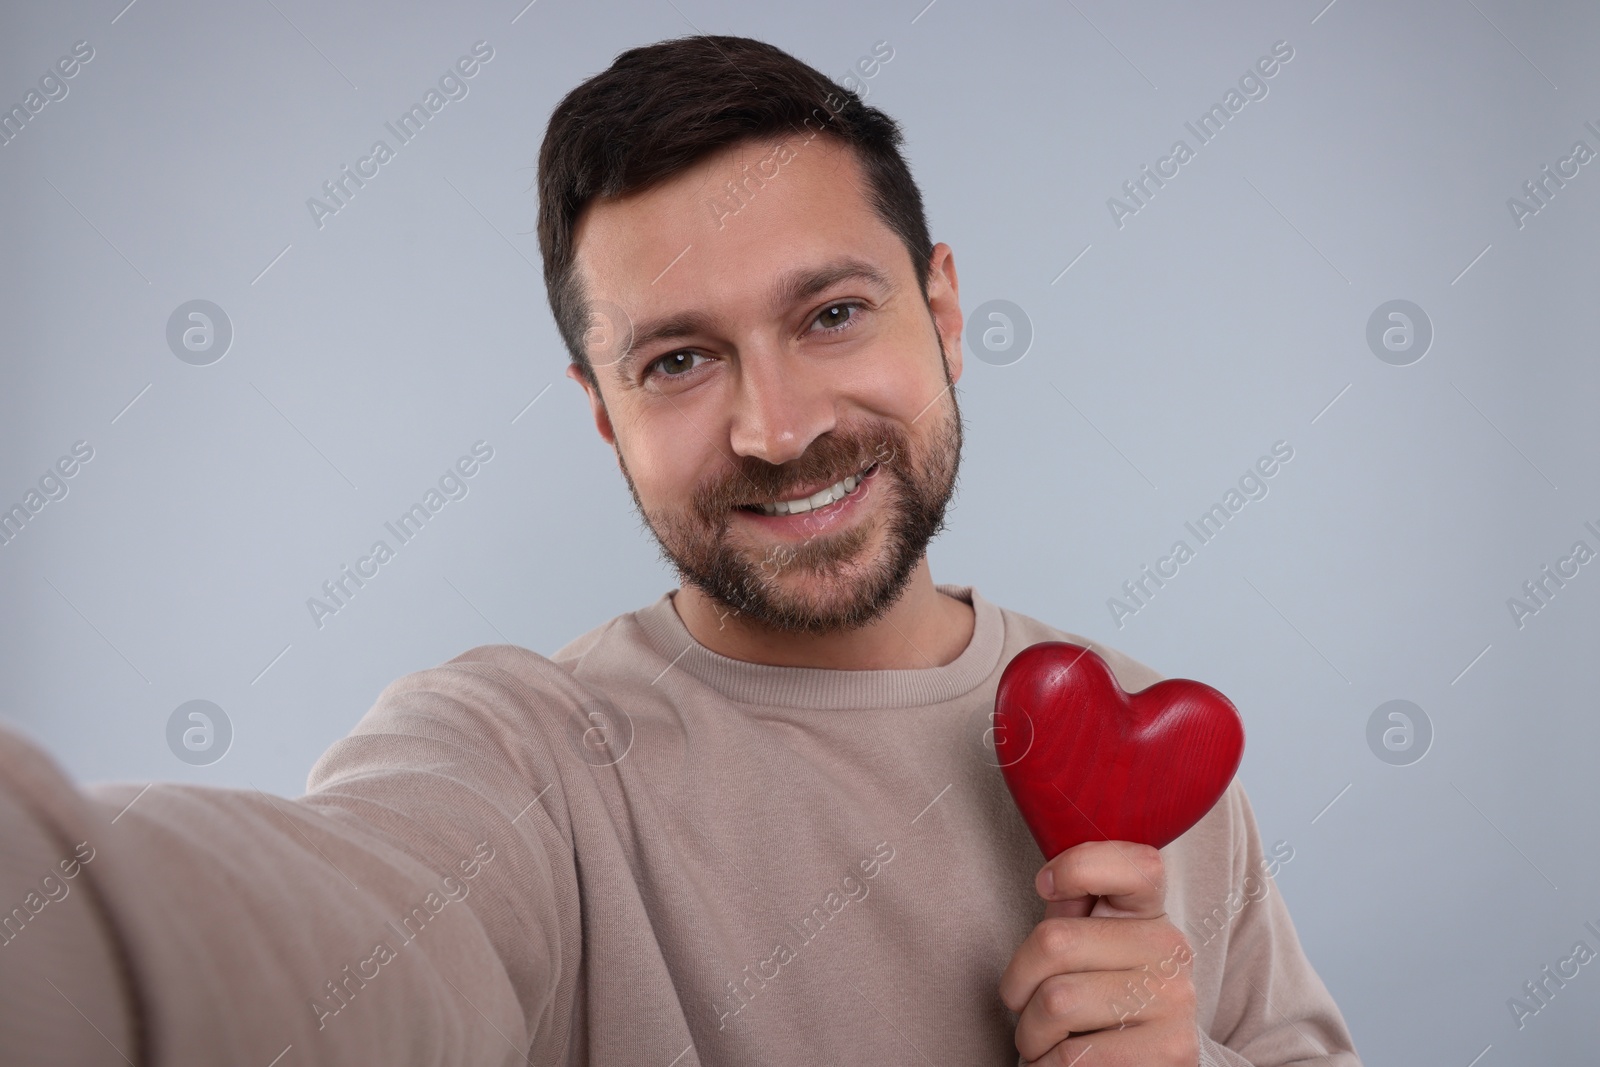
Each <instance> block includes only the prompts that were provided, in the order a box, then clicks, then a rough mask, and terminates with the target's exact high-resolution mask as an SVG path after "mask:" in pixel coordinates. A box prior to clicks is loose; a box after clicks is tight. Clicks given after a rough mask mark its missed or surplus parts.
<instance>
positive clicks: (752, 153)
mask: <svg viewBox="0 0 1600 1067" xmlns="http://www.w3.org/2000/svg"><path fill="white" fill-rule="evenodd" d="M728 182H734V183H736V185H738V187H739V197H740V198H739V199H735V198H734V196H733V194H732V193H731V191H730V189H729V187H728V185H727V183H728ZM866 191H867V187H866V184H865V181H864V178H863V177H862V175H861V171H860V167H859V164H858V163H857V161H856V158H855V155H854V153H853V152H852V151H850V150H849V149H848V148H846V147H844V146H843V145H841V144H840V143H838V142H836V141H834V140H833V139H832V138H831V137H827V136H818V137H816V138H814V139H813V140H810V141H806V140H805V139H804V136H803V135H792V136H789V137H788V138H787V140H786V142H782V143H780V142H779V141H776V140H774V141H767V142H759V141H750V142H746V143H743V144H740V145H736V146H733V147H731V148H729V149H726V150H724V151H723V152H720V153H718V154H717V155H715V156H713V157H711V158H709V159H708V160H706V161H705V162H703V163H702V164H700V165H698V166H696V167H694V168H692V169H690V170H688V171H685V172H683V173H681V174H679V175H677V176H676V177H674V178H673V179H671V180H670V181H668V182H665V183H663V184H661V185H659V186H657V187H655V188H653V189H650V190H648V191H645V192H642V193H637V194H634V195H631V196H628V197H625V198H622V199H619V200H614V201H609V202H603V203H596V204H593V205H591V206H590V208H589V209H588V210H587V211H586V212H585V213H584V215H583V216H582V218H581V219H580V221H579V224H578V228H577V234H576V243H577V250H578V251H577V258H578V271H579V273H580V276H581V277H582V279H583V282H584V285H585V288H586V292H587V295H588V297H589V299H590V301H591V307H592V308H593V309H595V317H592V318H591V324H592V326H591V332H590V342H591V343H590V345H589V348H588V349H587V351H588V353H589V356H590V359H591V362H592V363H593V365H594V368H595V374H596V377H597V378H598V380H599V385H600V395H599V396H597V395H595V393H594V392H593V390H590V392H589V396H590V401H591V403H592V404H593V407H594V415H595V422H596V425H597V426H598V428H599V430H600V433H601V436H602V437H604V438H605V439H606V440H607V441H608V442H610V443H611V444H613V445H614V447H615V448H616V452H617V462H618V464H619V466H620V467H621V468H622V472H623V476H624V478H625V479H626V480H627V482H628V487H629V489H630V490H631V492H632V493H633V498H634V502H635V504H636V505H637V506H638V508H639V512H640V514H641V516H643V518H644V520H645V522H646V523H647V524H648V526H649V527H650V529H651V531H652V532H653V533H654V535H655V537H656V540H657V541H658V542H659V544H660V546H661V550H662V553H663V554H664V556H665V557H666V558H667V559H668V560H669V561H670V562H671V563H672V564H673V566H674V567H675V568H676V569H677V570H678V572H679V574H680V576H681V577H682V579H683V581H684V582H685V584H688V585H692V586H693V587H694V588H696V589H698V590H699V591H700V592H702V593H704V594H705V595H706V596H707V597H708V598H710V599H711V600H712V601H714V602H716V603H717V604H719V605H720V607H719V609H718V610H719V611H720V612H724V613H737V614H739V615H740V616H741V617H742V618H744V619H745V620H746V621H748V622H752V623H756V624H759V625H763V626H765V627H767V628H770V629H772V630H776V631H779V632H786V633H797V634H800V633H803V634H826V633H833V632H836V631H840V630H847V629H851V628H854V627H857V626H861V625H863V624H865V623H867V622H870V621H871V620H873V619H874V618H876V617H878V616H879V615H880V614H881V613H882V612H883V611H884V610H886V609H887V608H888V607H889V606H890V605H891V604H892V603H893V602H894V601H895V599H896V598H897V597H898V596H899V595H900V594H901V592H903V591H904V589H905V586H906V583H907V582H908V581H909V579H910V577H911V576H912V573H913V571H914V570H915V568H916V567H917V564H918V563H919V561H920V560H921V559H922V557H923V554H924V552H925V550H926V547H927V544H928V542H929V540H931V539H932V537H933V536H934V534H935V533H937V532H938V530H939V529H940V528H941V526H942V525H943V521H944V511H945V506H946V504H947V503H948V501H949V499H950V496H951V493H952V492H953V490H954V486H955V478H956V469H957V465H958V460H959V456H960V449H961V416H960V411H959V409H958V407H957V404H956V399H955V390H954V388H953V387H954V384H955V381H956V379H958V378H959V377H960V374H961V311H960V307H959V304H958V301H957V291H956V275H955V267H954V261H953V260H952V259H951V258H950V256H949V249H948V248H947V247H946V246H944V245H939V246H937V248H936V249H935V254H934V269H933V272H932V278H931V279H930V281H929V293H928V301H927V302H926V303H925V302H924V301H923V299H922V295H921V292H920V291H919V288H918V285H917V277H916V273H915V272H914V268H913V265H912V263H911V259H910V257H909V256H908V255H907V252H906V249H905V246H904V245H903V244H902V243H901V242H900V240H899V238H898V237H897V236H896V235H895V234H894V232H893V231H892V230H890V229H889V228H888V227H887V226H886V225H885V224H884V223H883V221H882V220H881V219H880V218H879V217H878V216H877V214H876V213H875V212H874V211H873V210H872V208H871V207H870V206H869V204H868V202H867V198H866ZM918 266H919V267H920V266H921V265H920V264H919V265H918ZM630 340H631V347H630V346H629V342H630ZM568 373H569V376H571V377H573V378H576V379H577V380H579V381H580V382H582V378H581V376H580V375H579V373H578V371H577V369H576V368H573V369H571V370H569V372H568ZM585 388H588V387H587V385H586V386H585ZM839 483H842V485H840V484H839ZM830 488H831V491H830ZM818 494H824V495H818ZM801 497H809V498H811V499H810V504H812V505H813V506H811V507H810V510H804V509H805V508H806V506H807V504H806V503H802V502H800V501H799V500H798V499H797V498H801ZM780 501H781V502H787V503H786V505H780V506H783V507H784V508H785V510H786V511H787V512H788V513H786V514H772V513H771V512H772V511H773V510H774V508H773V505H775V504H777V503H778V502H780ZM761 505H766V506H767V507H766V510H765V512H763V510H762V509H761Z"/></svg>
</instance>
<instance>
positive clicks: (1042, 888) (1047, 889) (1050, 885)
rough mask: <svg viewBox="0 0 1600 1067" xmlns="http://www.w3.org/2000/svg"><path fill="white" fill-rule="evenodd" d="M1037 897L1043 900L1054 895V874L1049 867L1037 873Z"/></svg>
mask: <svg viewBox="0 0 1600 1067" xmlns="http://www.w3.org/2000/svg"><path fill="white" fill-rule="evenodd" d="M1039 895H1040V896H1041V897H1045V898H1049V897H1053V896H1055V895H1056V872H1054V871H1052V870H1051V869H1050V868H1049V867H1046V868H1045V869H1044V870H1043V871H1040V872H1039Z"/></svg>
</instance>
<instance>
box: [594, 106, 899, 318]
mask: <svg viewBox="0 0 1600 1067" xmlns="http://www.w3.org/2000/svg"><path fill="white" fill-rule="evenodd" d="M574 246H575V249H576V267H577V271H578V274H579V277H580V278H581V279H582V281H583V284H584V287H585V291H586V292H587V294H588V295H589V296H590V298H591V299H595V300H609V301H612V302H614V303H617V304H620V305H621V306H622V307H623V308H624V309H625V310H626V311H627V312H628V314H629V315H630V316H632V317H633V318H634V319H635V320H641V319H643V318H646V317H655V316H659V315H662V314H666V313H674V312H680V311H686V310H704V311H706V312H708V313H721V314H728V315H733V314H737V313H739V312H740V311H741V310H751V309H752V307H751V305H754V304H756V303H761V302H763V301H764V299H765V297H766V296H768V295H770V294H769V290H770V287H771V282H772V280H773V279H774V278H776V277H777V276H778V275H780V274H782V273H784V272H785V271H789V270H793V269H794V268H796V267H803V266H810V265H821V264H823V263H826V262H829V261H833V260H837V259H839V258H841V257H844V256H851V257H854V258H857V259H861V260H864V261H867V262H869V263H873V264H875V265H876V266H878V267H879V268H880V269H882V270H883V271H885V272H886V273H890V272H893V271H895V270H897V269H899V268H901V267H903V266H904V265H903V264H901V263H900V262H899V261H898V259H897V258H896V256H897V255H899V256H900V257H904V258H907V262H908V263H909V257H906V256H905V253H904V251H903V246H902V245H901V244H900V243H899V240H898V238H897V237H896V236H895V234H894V232H893V231H892V230H890V229H889V228H888V226H887V225H885V224H884V222H883V220H882V219H881V218H879V217H878V215H877V213H876V212H875V211H874V210H873V209H872V206H871V204H870V202H869V189H868V185H867V182H866V178H865V175H864V173H863V171H862V168H861V165H860V162H859V161H858V159H857V158H856V155H855V152H854V151H853V150H852V149H850V148H849V147H848V146H847V145H845V144H843V143H842V142H840V141H838V140H836V139H834V138H832V137H828V136H817V137H815V138H813V139H811V140H807V139H806V133H804V132H801V133H793V134H785V135H782V136H774V137H772V138H769V139H763V140H748V141H742V142H740V143H738V144H735V145H732V146H729V147H727V148H724V149H721V150H719V151H718V152H716V153H714V154H713V155H711V156H708V157H706V158H705V159H704V160H701V161H700V162H698V163H696V164H695V165H694V166H692V167H690V168H688V169H687V170H685V171H683V172H681V173H679V174H676V175H674V176H673V177H672V178H670V179H668V180H666V181H664V182H661V183H659V184H657V185H655V186H653V187H651V188H649V189H646V190H643V191H641V192H637V193H632V194H629V195H628V196H625V197H621V198H618V199H615V200H608V201H601V202H596V203H593V204H591V205H590V206H589V207H588V209H586V210H585V212H584V213H583V215H582V216H581V218H580V219H579V222H578V225H577V227H576V229H575V232H574Z"/></svg>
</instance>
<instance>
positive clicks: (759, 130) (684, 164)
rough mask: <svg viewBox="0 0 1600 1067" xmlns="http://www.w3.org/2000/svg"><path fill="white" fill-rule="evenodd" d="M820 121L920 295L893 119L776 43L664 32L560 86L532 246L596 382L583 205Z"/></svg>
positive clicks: (923, 230)
mask: <svg viewBox="0 0 1600 1067" xmlns="http://www.w3.org/2000/svg"><path fill="white" fill-rule="evenodd" d="M819 129H820V130H821V131H822V133H823V134H824V135H826V136H832V137H836V138H838V139H839V140H840V141H841V142H843V143H844V144H846V145H847V146H849V147H850V148H851V149H853V150H854V151H855V153H856V158H857V159H858V161H859V162H860V164H861V166H862V171H863V173H864V174H865V176H866V179H867V183H868V188H869V190H870V196H871V203H872V207H873V210H875V211H876V212H877V214H878V216H879V217H880V218H882V219H883V221H884V223H885V224H886V225H887V226H888V227H889V228H890V229H891V230H893V231H894V232H895V234H896V235H897V236H898V237H899V238H900V240H901V241H902V242H903V243H904V244H905V247H906V251H907V253H908V254H909V255H910V257H911V265H912V268H913V270H914V272H915V273H916V277H917V284H918V286H919V287H920V288H921V290H922V296H923V299H924V300H926V299H927V295H928V264H929V260H930V259H931V258H932V256H933V244H932V242H931V241H930V239H929V237H928V222H927V217H926V215H925V214H924V212H923V207H922V194H921V193H920V192H919V191H918V189H917V186H916V183H915V182H914V181H912V178H911V170H910V168H909V167H908V166H907V165H906V161H905V159H904V158H903V157H902V156H901V155H900V151H899V145H900V144H901V142H902V141H903V140H904V138H903V137H902V135H901V132H900V126H899V124H898V123H896V122H895V120H894V119H892V118H890V117H889V116H888V115H887V114H885V113H884V112H882V111H880V110H879V109H878V108H875V107H870V106H868V105H867V104H864V103H862V102H861V98H860V97H859V96H857V95H856V94H855V93H853V92H851V91H849V90H847V89H844V88H843V87H841V86H839V85H838V84H836V83H835V82H833V81H832V80H831V79H829V78H828V77H827V76H826V75H824V74H822V73H821V72H820V71H818V70H817V69H816V68H814V67H811V66H809V65H807V64H805V63H802V62H801V61H800V60H798V59H796V58H795V57H794V56H791V55H790V54H789V53H787V52H785V51H783V50H782V49H780V48H776V47H774V46H773V45H770V44H766V43H765V42H763V41H757V40H752V39H751V38H748V37H720V36H704V35H702V36H695V37H680V38H675V39H673V40H668V41H661V42H659V43H657V44H652V45H648V46H645V47H641V48H630V49H628V50H627V51H626V52H623V53H621V54H620V55H618V56H617V58H616V60H615V61H613V62H612V64H611V66H610V67H608V68H607V69H606V70H604V71H602V72H601V73H599V74H596V75H595V76H594V77H592V78H590V79H589V80H588V81H585V82H584V83H582V84H581V85H579V86H578V87H577V88H576V89H573V90H572V91H571V92H569V93H568V94H567V95H566V96H565V97H563V98H562V100H561V103H559V104H557V105H556V108H555V111H554V112H553V113H552V114H551V116H550V125H549V128H548V129H547V130H546V131H545V136H544V144H543V146H542V147H541V148H540V150H539V248H540V250H541V252H542V253H543V255H544V283H545V289H546V292H547V294H548V295H549V298H550V310H551V311H552V312H553V313H554V315H555V320H556V327H557V329H559V330H560V331H561V339H562V340H563V341H564V342H565V343H566V346H567V351H568V352H569V353H570V355H571V357H572V362H573V363H575V364H577V365H578V367H579V368H580V370H581V371H582V373H583V375H584V377H585V378H586V379H587V380H588V381H589V383H590V384H591V385H596V384H597V383H596V382H595V374H594V368H593V367H591V366H590V365H589V360H588V356H587V354H586V353H585V351H584V334H585V332H586V330H587V328H588V324H589V314H590V311H589V307H588V299H587V295H586V294H585V293H584V292H583V289H582V286H581V284H580V282H579V279H578V277H577V272H576V270H575V269H574V268H575V249H574V247H573V239H572V238H573V231H574V229H575V228H576V226H577V222H578V218H579V216H580V215H581V214H582V213H583V210H584V208H585V207H586V206H588V205H589V203H590V202H592V201H594V200H604V199H609V198H613V197H621V196H624V195H626V194H629V193H634V192H639V191H642V190H644V189H647V188H649V187H650V186H652V185H655V184H656V183H658V182H661V181H664V180H666V179H668V178H670V177H672V176H673V175H675V174H678V173H680V172H682V171H684V170H686V169H688V168H690V167H692V166H694V165H695V164H696V163H698V162H699V161H700V160H702V159H704V158H705V157H706V156H709V155H711V154H712V153H714V152H716V151H718V150H720V149H722V148H725V147H727V146H729V145H733V144H736V143H739V142H741V141H745V140H749V139H764V138H767V137H771V136H774V135H777V134H781V133H784V132H789V131H793V132H796V133H799V132H801V131H802V130H805V131H808V132H809V133H811V134H812V135H815V134H816V133H817V132H818V130H819Z"/></svg>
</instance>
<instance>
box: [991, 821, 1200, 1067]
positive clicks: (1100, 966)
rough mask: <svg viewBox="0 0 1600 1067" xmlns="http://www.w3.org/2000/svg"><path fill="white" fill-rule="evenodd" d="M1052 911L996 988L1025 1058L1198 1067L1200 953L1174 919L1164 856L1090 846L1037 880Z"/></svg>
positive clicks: (1073, 851)
mask: <svg viewBox="0 0 1600 1067" xmlns="http://www.w3.org/2000/svg"><path fill="white" fill-rule="evenodd" d="M1036 888H1037V889H1038V890H1039V895H1040V896H1042V897H1044V898H1045V900H1047V901H1048V902H1049V903H1048V904H1046V905H1045V917H1044V920H1043V921H1042V922H1040V923H1039V924H1038V925H1037V926H1035V927H1034V928H1033V932H1032V933H1031V934H1029V935H1028V938H1027V940H1025V941H1023V943H1022V946H1021V947H1020V948H1018V949H1017V952H1016V954H1015V955H1014V956H1013V957H1012V958H1011V963H1010V965H1009V966H1007V967H1006V970H1005V973H1004V974H1003V975H1001V978H1000V999H1001V1000H1002V1001H1004V1002H1005V1005H1006V1007H1008V1008H1010V1009H1011V1010H1012V1011H1013V1012H1018V1013H1020V1017H1019V1018H1018V1020H1017V1030H1016V1044H1017V1051H1018V1052H1020V1053H1021V1054H1022V1057H1023V1059H1024V1060H1026V1061H1027V1062H1029V1063H1033V1064H1040V1065H1049V1067H1067V1065H1068V1064H1071V1065H1073V1067H1123V1065H1127V1067H1135V1065H1137V1067H1150V1065H1158V1067H1194V1065H1195V1064H1196V1063H1198V1062H1199V1058H1200V1050H1199V1039H1198V1037H1197V1033H1198V1031H1197V1029H1196V1026H1195V992H1194V985H1193V983H1192V981H1191V979H1190V975H1191V972H1192V971H1193V961H1194V953H1193V951H1192V949H1191V948H1190V946H1189V942H1188V939H1187V938H1185V937H1184V936H1183V934H1182V933H1180V932H1179V931H1178V929H1177V927H1175V926H1173V925H1172V923H1171V922H1169V921H1168V920H1167V917H1166V910H1165V903H1166V874H1165V871H1164V868H1163V864H1162V861H1161V853H1160V852H1158V851H1157V850H1156V849H1154V848H1152V847H1151V846H1149V845H1141V844H1136V843H1134V842H1129V841H1087V842H1084V843H1083V844H1080V845H1076V846H1074V847H1072V848H1069V849H1067V850H1066V851H1065V852H1063V853H1061V854H1060V855H1059V856H1057V857H1055V858H1054V859H1053V860H1051V861H1050V862H1049V863H1047V864H1045V866H1044V868H1043V869H1042V870H1040V872H1039V876H1038V879H1037V881H1036Z"/></svg>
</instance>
